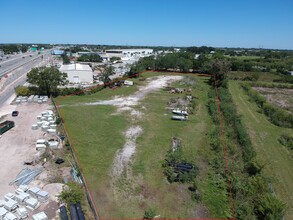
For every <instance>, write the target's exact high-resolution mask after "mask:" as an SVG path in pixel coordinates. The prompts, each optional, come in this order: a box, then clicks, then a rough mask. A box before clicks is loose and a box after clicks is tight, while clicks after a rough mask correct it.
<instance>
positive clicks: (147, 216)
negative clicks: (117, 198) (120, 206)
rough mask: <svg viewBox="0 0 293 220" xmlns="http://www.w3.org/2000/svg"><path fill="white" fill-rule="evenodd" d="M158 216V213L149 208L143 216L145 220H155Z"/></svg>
mask: <svg viewBox="0 0 293 220" xmlns="http://www.w3.org/2000/svg"><path fill="white" fill-rule="evenodd" d="M155 216H156V211H155V209H153V208H148V209H147V210H146V211H145V212H144V215H143V219H153V218H155Z"/></svg>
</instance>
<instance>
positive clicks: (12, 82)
mask: <svg viewBox="0 0 293 220" xmlns="http://www.w3.org/2000/svg"><path fill="white" fill-rule="evenodd" d="M41 55H42V54H41ZM41 55H38V56H35V57H30V58H31V59H30V60H26V61H24V62H23V61H20V60H21V59H23V58H22V57H21V58H16V59H15V64H14V65H13V66H10V65H9V66H10V67H6V68H7V69H6V70H5V71H8V72H7V73H8V74H9V77H8V78H7V79H5V82H4V83H3V84H2V87H1V89H0V108H1V106H2V105H3V104H4V103H5V102H6V100H7V99H9V97H11V96H12V95H13V94H14V89H15V87H17V86H18V85H23V84H24V83H25V81H26V78H27V77H26V74H27V73H28V72H29V71H30V70H31V69H32V68H34V67H37V66H41V65H46V62H45V60H46V59H47V58H48V51H47V52H44V54H43V55H44V56H43V57H44V59H42V56H41ZM28 57H29V55H28ZM24 59H26V58H24ZM1 73H2V74H3V72H1V71H0V75H1ZM5 74H6V73H5Z"/></svg>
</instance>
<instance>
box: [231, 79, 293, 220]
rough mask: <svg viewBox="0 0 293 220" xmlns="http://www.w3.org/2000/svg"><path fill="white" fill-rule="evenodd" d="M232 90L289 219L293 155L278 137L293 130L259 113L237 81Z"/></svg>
mask: <svg viewBox="0 0 293 220" xmlns="http://www.w3.org/2000/svg"><path fill="white" fill-rule="evenodd" d="M229 90H230V93H231V94H232V96H233V100H234V102H235V104H236V105H237V109H238V112H239V113H240V114H241V115H242V117H243V118H242V120H243V122H244V124H245V125H246V127H247V128H248V129H247V130H248V132H249V135H250V138H251V141H252V144H253V146H254V148H255V149H256V152H257V157H258V158H259V159H260V161H262V162H263V163H264V164H265V168H264V169H265V174H266V175H267V176H268V177H270V178H272V182H273V183H272V186H273V191H274V192H275V194H276V196H277V197H279V198H280V199H281V200H282V201H283V202H285V203H286V205H287V207H288V209H287V213H286V219H292V216H293V184H292V182H293V172H292V167H293V158H292V152H291V151H290V150H289V149H288V148H286V147H285V146H283V145H281V144H280V143H279V141H278V138H279V137H280V135H281V134H283V133H284V132H291V133H292V132H293V131H292V129H286V128H281V127H278V126H275V125H273V124H272V123H270V122H269V121H268V120H267V118H266V116H265V115H264V114H262V113H259V109H258V107H257V106H256V104H255V103H254V102H250V101H249V97H248V96H247V95H246V94H245V93H244V91H243V90H242V89H241V87H240V85H239V83H238V82H236V81H230V82H229Z"/></svg>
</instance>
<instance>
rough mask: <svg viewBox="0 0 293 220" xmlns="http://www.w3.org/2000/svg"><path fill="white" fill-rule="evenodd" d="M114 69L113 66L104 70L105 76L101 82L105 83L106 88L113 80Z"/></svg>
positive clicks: (101, 78)
mask: <svg viewBox="0 0 293 220" xmlns="http://www.w3.org/2000/svg"><path fill="white" fill-rule="evenodd" d="M114 74H115V72H114V67H113V66H107V67H106V68H105V70H104V73H103V75H102V76H101V77H100V80H101V81H102V82H103V83H104V87H107V86H108V84H109V83H110V81H111V79H110V76H112V75H114Z"/></svg>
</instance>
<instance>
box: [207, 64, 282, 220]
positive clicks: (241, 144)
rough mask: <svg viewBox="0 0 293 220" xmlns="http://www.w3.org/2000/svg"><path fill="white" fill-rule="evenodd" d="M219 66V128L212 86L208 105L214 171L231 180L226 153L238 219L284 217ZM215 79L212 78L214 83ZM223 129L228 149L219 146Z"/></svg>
mask: <svg viewBox="0 0 293 220" xmlns="http://www.w3.org/2000/svg"><path fill="white" fill-rule="evenodd" d="M220 66H221V65H220ZM220 66H216V67H218V69H217V68H215V69H214V74H215V79H216V80H217V87H218V96H219V101H220V110H221V113H222V118H223V125H220V120H219V114H218V109H217V105H216V103H215V100H216V92H215V90H214V87H213V86H211V89H210V91H209V102H208V108H209V113H210V115H211V117H212V119H213V122H214V125H215V127H214V129H213V130H212V131H211V142H210V143H211V147H212V149H213V150H214V151H215V152H216V153H217V154H216V155H217V157H216V158H215V159H214V160H213V165H212V166H213V169H214V170H215V172H216V174H218V175H221V176H222V177H223V178H224V179H225V180H226V181H228V176H227V173H226V172H225V165H224V163H223V162H224V159H223V155H222V152H223V151H227V157H228V158H229V169H230V179H231V185H232V197H233V200H234V204H235V215H236V218H237V219H280V218H275V217H276V216H278V217H280V216H284V213H285V206H284V204H283V203H282V202H281V201H280V200H278V199H277V198H275V197H273V198H272V195H271V191H270V188H269V183H268V182H267V178H266V177H265V176H264V174H263V172H262V168H263V165H260V163H259V162H258V161H257V159H256V157H255V156H256V153H255V150H254V148H253V147H252V144H251V141H250V137H249V136H248V134H247V131H246V128H245V126H244V125H243V123H242V121H241V118H240V116H239V115H238V113H237V110H236V108H235V105H234V103H233V100H232V97H231V95H230V93H229V90H228V84H227V82H225V81H226V80H227V79H226V78H225V73H222V74H220V72H221V68H219V67H220ZM213 79H214V78H212V79H211V82H212V81H213ZM218 82H220V83H218ZM222 126H223V128H224V130H225V143H226V146H222V144H220V143H221V135H222V131H221V129H220V127H222ZM224 147H226V149H224ZM232 158H233V159H232ZM226 187H227V192H228V191H229V190H230V189H229V187H228V186H227V185H226ZM267 198H270V199H267Z"/></svg>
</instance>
